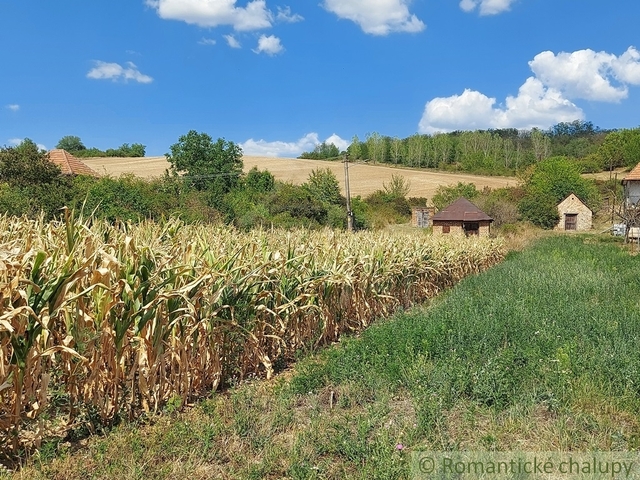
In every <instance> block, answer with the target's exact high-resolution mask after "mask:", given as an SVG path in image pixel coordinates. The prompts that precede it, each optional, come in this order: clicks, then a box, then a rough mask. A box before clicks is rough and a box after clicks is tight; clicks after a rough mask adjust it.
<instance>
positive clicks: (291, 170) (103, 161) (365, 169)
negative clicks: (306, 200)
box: [82, 156, 517, 198]
mask: <svg viewBox="0 0 640 480" xmlns="http://www.w3.org/2000/svg"><path fill="white" fill-rule="evenodd" d="M82 161H83V162H84V163H86V164H87V165H88V166H90V167H91V168H93V169H94V170H95V171H97V172H98V173H100V174H102V175H112V176H119V175H121V174H123V173H132V174H134V175H136V176H139V177H144V178H153V177H160V176H162V175H163V174H164V171H165V170H166V169H167V168H168V167H169V163H168V162H167V161H166V159H165V157H145V158H119V157H107V158H86V159H82ZM243 161H244V170H245V171H249V170H250V169H251V168H253V167H254V166H256V167H258V168H259V169H260V170H269V171H270V172H271V173H272V174H273V175H274V176H275V178H276V179H277V180H280V181H283V182H291V183H294V184H300V183H304V182H305V181H306V180H307V178H308V177H309V174H310V173H311V172H312V171H313V170H314V169H316V168H323V169H324V168H330V169H331V171H333V173H335V175H336V177H337V178H338V181H339V182H340V188H341V189H342V192H343V193H344V165H343V164H342V163H341V162H327V161H322V160H303V159H296V158H273V157H252V156H245V157H243ZM392 175H401V176H403V177H404V178H405V179H407V180H408V181H409V182H410V183H411V190H410V192H409V196H412V197H427V198H431V197H432V196H433V195H434V194H435V193H436V190H437V188H438V187H439V186H440V185H455V184H457V183H458V182H463V183H474V184H475V185H476V187H477V188H478V189H482V188H484V187H490V188H501V187H508V186H515V185H516V184H517V179H515V178H514V177H489V176H480V175H469V174H464V173H450V172H433V171H424V170H411V169H405V168H394V167H390V166H382V165H371V164H367V163H351V164H349V183H350V187H351V194H352V195H353V196H356V195H361V196H366V195H369V194H370V193H373V192H374V191H376V190H379V189H381V188H383V184H384V183H388V182H389V180H391V176H392Z"/></svg>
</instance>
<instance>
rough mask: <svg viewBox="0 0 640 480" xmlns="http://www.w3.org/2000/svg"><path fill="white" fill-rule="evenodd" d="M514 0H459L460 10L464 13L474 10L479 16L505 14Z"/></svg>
mask: <svg viewBox="0 0 640 480" xmlns="http://www.w3.org/2000/svg"><path fill="white" fill-rule="evenodd" d="M515 1H516V0H461V1H460V8H462V10H464V11H465V12H472V11H473V10H475V9H476V8H478V9H479V10H480V15H497V14H498V13H502V12H506V11H507V10H509V9H510V8H511V4H512V3H514V2H515Z"/></svg>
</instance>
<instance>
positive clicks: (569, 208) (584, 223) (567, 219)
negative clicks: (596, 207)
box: [554, 193, 593, 231]
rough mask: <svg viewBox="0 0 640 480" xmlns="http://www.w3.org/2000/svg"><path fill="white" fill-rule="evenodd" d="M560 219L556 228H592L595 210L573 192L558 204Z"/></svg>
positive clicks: (578, 229)
mask: <svg viewBox="0 0 640 480" xmlns="http://www.w3.org/2000/svg"><path fill="white" fill-rule="evenodd" d="M558 215H559V216H560V221H559V222H558V224H557V225H556V226H555V228H554V230H563V231H564V230H566V231H585V230H591V227H592V220H593V212H592V211H591V209H590V208H589V207H587V206H586V205H585V204H584V203H582V201H581V200H580V199H579V198H578V197H576V196H575V195H574V194H573V193H572V194H571V195H569V196H568V197H567V198H565V199H564V200H563V201H562V202H560V203H559V204H558Z"/></svg>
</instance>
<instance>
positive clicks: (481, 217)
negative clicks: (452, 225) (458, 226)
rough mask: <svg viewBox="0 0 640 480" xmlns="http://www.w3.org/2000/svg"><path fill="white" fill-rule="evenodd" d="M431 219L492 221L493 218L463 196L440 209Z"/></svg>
mask: <svg viewBox="0 0 640 480" xmlns="http://www.w3.org/2000/svg"><path fill="white" fill-rule="evenodd" d="M432 220H433V221H434V222H437V221H438V220H440V221H445V222H484V221H487V222H493V218H491V217H490V216H489V215H487V214H486V213H484V212H483V211H482V210H480V209H479V208H478V207H476V206H475V205H474V204H473V203H471V202H470V201H469V200H467V199H466V198H464V197H460V198H459V199H457V200H456V201H455V202H453V203H452V204H450V205H449V206H447V207H445V208H443V209H442V210H440V211H439V212H438V213H436V214H435V215H434V216H433V218H432Z"/></svg>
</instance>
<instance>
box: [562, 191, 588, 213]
mask: <svg viewBox="0 0 640 480" xmlns="http://www.w3.org/2000/svg"><path fill="white" fill-rule="evenodd" d="M576 201H577V202H579V203H580V205H582V206H583V207H584V208H586V209H587V210H589V211H590V212H592V210H591V209H590V208H589V207H588V206H587V204H586V203H584V202H583V201H582V200H580V197H578V196H577V195H576V194H575V193H570V194H569V196H568V197H567V198H565V199H564V200H562V201H561V202H560V203H559V204H558V209H562V208H564V207H565V205H566V204H568V203H574V204H575V202H576Z"/></svg>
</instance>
